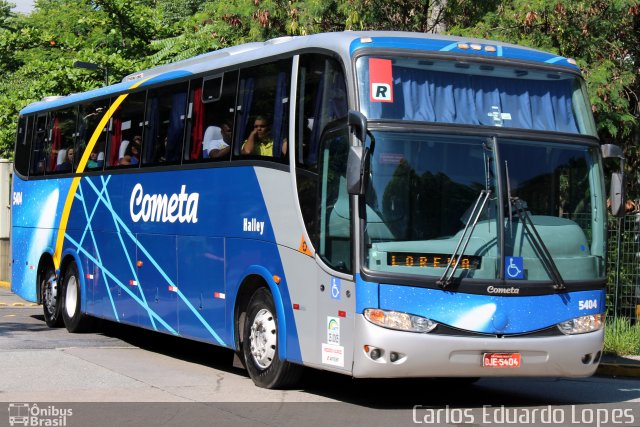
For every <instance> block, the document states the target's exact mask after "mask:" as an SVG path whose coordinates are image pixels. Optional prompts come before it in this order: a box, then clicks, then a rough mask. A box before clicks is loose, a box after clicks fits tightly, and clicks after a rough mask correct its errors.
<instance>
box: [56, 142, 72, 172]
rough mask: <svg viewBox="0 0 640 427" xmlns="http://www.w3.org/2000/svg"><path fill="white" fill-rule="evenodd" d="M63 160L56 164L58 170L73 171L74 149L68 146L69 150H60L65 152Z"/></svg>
mask: <svg viewBox="0 0 640 427" xmlns="http://www.w3.org/2000/svg"><path fill="white" fill-rule="evenodd" d="M63 152H64V154H63V158H62V162H59V163H58V164H57V165H56V172H71V171H72V170H73V160H74V153H75V152H74V150H73V148H68V149H67V150H60V153H63Z"/></svg>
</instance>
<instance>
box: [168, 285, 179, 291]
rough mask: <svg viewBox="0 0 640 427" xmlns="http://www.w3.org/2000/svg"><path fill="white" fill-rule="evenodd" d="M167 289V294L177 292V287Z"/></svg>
mask: <svg viewBox="0 0 640 427" xmlns="http://www.w3.org/2000/svg"><path fill="white" fill-rule="evenodd" d="M167 289H168V290H169V292H178V287H177V286H169V287H168V288H167Z"/></svg>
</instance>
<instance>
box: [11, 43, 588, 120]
mask: <svg viewBox="0 0 640 427" xmlns="http://www.w3.org/2000/svg"><path fill="white" fill-rule="evenodd" d="M313 48H316V49H318V48H324V49H330V50H332V51H335V52H336V53H338V54H339V55H340V56H342V57H343V58H344V59H345V60H348V59H349V58H350V57H351V56H353V55H354V54H355V53H356V52H357V51H359V50H361V49H367V48H378V49H405V50H416V51H424V52H442V53H449V54H458V55H469V56H473V55H476V56H482V57H485V58H504V59H512V60H522V61H531V62H533V63H541V64H554V65H559V66H564V67H567V69H569V70H572V71H579V68H578V67H577V66H576V65H575V61H572V60H570V59H567V58H564V57H562V56H558V55H555V54H551V53H548V52H543V51H540V50H536V49H531V48H527V47H524V46H517V45H513V44H509V43H503V42H498V41H490V40H482V39H473V38H465V37H455V36H445V35H440V34H425V33H412V32H400V31H344V32H336V33H320V34H313V35H309V36H287V37H279V38H276V39H271V40H267V41H265V42H252V43H246V44H242V45H238V46H232V47H228V48H224V49H220V50H216V51H212V52H208V53H205V54H202V55H198V56H195V57H193V58H189V59H185V60H183V61H178V62H174V63H171V64H166V65H161V66H158V67H153V68H150V69H147V70H143V71H139V72H136V73H132V74H129V75H128V76H125V77H124V79H123V80H122V82H120V83H117V84H114V85H111V86H106V87H102V88H98V89H94V90H91V91H88V92H83V93H76V94H71V95H68V96H61V97H47V98H48V99H46V98H45V100H43V101H38V102H34V103H32V104H30V105H28V106H27V107H25V108H24V109H23V110H22V111H21V112H20V115H24V114H30V113H35V112H38V111H42V110H49V109H52V108H57V107H61V106H64V105H68V104H74V103H78V102H83V101H87V100H91V99H96V98H104V97H108V96H111V95H116V94H119V93H123V92H126V91H127V90H129V89H132V88H134V87H135V88H138V87H146V86H149V85H155V84H158V83H162V82H166V81H171V80H174V79H178V78H182V77H188V76H190V75H194V74H199V73H203V72H206V71H209V70H215V69H222V68H225V67H229V66H233V65H236V64H241V63H245V62H250V61H254V60H259V59H261V58H265V57H270V56H277V55H281V54H286V53H287V52H293V51H299V50H303V49H313Z"/></svg>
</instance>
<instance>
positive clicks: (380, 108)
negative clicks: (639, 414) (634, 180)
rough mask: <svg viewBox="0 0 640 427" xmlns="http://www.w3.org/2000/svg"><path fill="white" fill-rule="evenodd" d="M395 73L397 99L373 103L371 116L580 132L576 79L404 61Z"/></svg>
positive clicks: (370, 108) (395, 95)
mask: <svg viewBox="0 0 640 427" xmlns="http://www.w3.org/2000/svg"><path fill="white" fill-rule="evenodd" d="M394 76H395V77H396V78H395V81H394V97H395V99H394V103H392V104H387V103H380V102H371V103H369V111H368V114H369V117H370V118H381V117H385V118H395V117H397V118H402V119H404V120H415V121H426V122H437V123H459V124H470V125H483V126H504V127H514V128H522V129H535V130H543V131H556V132H571V133H578V127H577V123H576V118H575V116H574V114H573V108H572V95H573V88H572V81H571V80H545V81H540V80H527V79H509V78H498V77H490V76H478V75H467V74H458V73H447V72H440V71H428V70H417V69H410V68H402V67H396V68H394ZM365 96H367V97H368V94H365ZM398 109H402V111H398Z"/></svg>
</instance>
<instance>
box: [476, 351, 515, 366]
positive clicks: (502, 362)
mask: <svg viewBox="0 0 640 427" xmlns="http://www.w3.org/2000/svg"><path fill="white" fill-rule="evenodd" d="M520 364H521V360H520V353H485V354H484V355H483V356H482V366H483V367H485V368H519V367H520Z"/></svg>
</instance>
